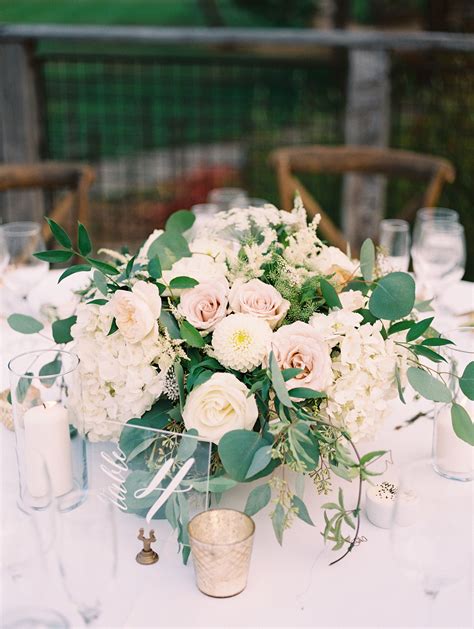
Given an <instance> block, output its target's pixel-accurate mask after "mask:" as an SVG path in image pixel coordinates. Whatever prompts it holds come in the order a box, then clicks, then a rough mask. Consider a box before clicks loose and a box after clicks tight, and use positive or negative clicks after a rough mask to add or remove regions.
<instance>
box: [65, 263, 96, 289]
mask: <svg viewBox="0 0 474 629" xmlns="http://www.w3.org/2000/svg"><path fill="white" fill-rule="evenodd" d="M90 270H91V265H90V264H74V265H73V266H70V267H69V268H68V269H66V270H65V271H63V273H62V274H61V276H60V277H59V279H58V284H59V282H62V281H63V280H65V279H66V277H69V276H70V275H74V274H75V273H82V272H87V271H90Z"/></svg>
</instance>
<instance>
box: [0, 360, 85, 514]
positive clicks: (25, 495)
mask: <svg viewBox="0 0 474 629" xmlns="http://www.w3.org/2000/svg"><path fill="white" fill-rule="evenodd" d="M78 366H79V359H78V357H77V356H76V355H75V354H72V353H71V352H66V351H63V350H58V349H49V350H38V351H32V352H26V353H24V354H20V355H19V356H16V357H15V358H13V359H12V360H11V361H10V363H9V365H8V368H9V371H10V384H11V398H12V405H13V420H14V424H15V437H16V452H17V462H18V481H19V500H18V503H19V506H20V508H23V509H25V510H29V509H45V508H47V507H48V505H49V502H50V499H51V497H53V498H57V497H59V496H65V495H67V494H68V493H69V492H72V491H74V490H78V489H86V488H87V459H86V444H85V440H84V438H83V435H84V430H83V418H82V398H81V382H80V377H79V370H78ZM45 468H46V470H45ZM73 506H77V505H73Z"/></svg>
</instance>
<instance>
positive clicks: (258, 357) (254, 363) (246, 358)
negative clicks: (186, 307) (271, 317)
mask: <svg viewBox="0 0 474 629" xmlns="http://www.w3.org/2000/svg"><path fill="white" fill-rule="evenodd" d="M271 337H272V330H271V328H270V326H269V325H268V323H267V322H266V321H264V320H263V319H258V318H257V317H254V316H252V315H248V314H233V315H229V316H228V317H226V318H225V319H223V320H222V321H221V322H220V323H218V324H217V326H216V328H215V330H214V334H213V337H212V347H213V349H214V356H215V357H216V358H217V360H218V361H219V362H220V363H221V364H222V365H224V367H227V368H229V369H236V370H237V371H242V372H246V371H252V369H255V367H258V366H259V365H261V364H262V360H263V359H264V357H265V356H266V354H267V351H268V347H269V345H270V339H271Z"/></svg>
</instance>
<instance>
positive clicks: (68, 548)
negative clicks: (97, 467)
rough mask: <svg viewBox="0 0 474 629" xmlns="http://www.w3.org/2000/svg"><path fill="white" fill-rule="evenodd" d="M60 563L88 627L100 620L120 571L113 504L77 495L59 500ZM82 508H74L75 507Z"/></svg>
mask: <svg viewBox="0 0 474 629" xmlns="http://www.w3.org/2000/svg"><path fill="white" fill-rule="evenodd" d="M56 504H57V521H58V544H57V553H58V563H59V569H60V573H61V576H62V580H63V585H64V588H65V590H66V592H67V594H68V595H69V598H70V599H71V601H72V602H73V603H74V604H75V605H76V607H77V609H78V611H79V613H80V614H81V616H82V618H83V620H84V622H85V624H86V625H90V624H92V623H93V622H94V621H95V620H96V619H97V618H99V616H100V614H101V611H102V600H103V596H104V595H105V593H106V589H107V588H109V587H111V586H112V582H113V579H114V577H115V573H116V569H117V540H116V530H115V519H114V510H113V507H112V503H111V502H110V501H109V500H107V499H106V498H104V497H103V496H102V495H100V494H97V493H93V492H84V491H77V492H73V493H71V494H68V495H66V496H62V497H60V498H58V499H57V501H56ZM76 504H79V505H80V506H79V507H77V508H74V505H76Z"/></svg>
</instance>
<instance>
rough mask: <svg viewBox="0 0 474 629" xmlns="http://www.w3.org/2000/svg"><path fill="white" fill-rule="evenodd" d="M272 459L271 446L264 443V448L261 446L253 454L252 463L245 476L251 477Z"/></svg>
mask: <svg viewBox="0 0 474 629" xmlns="http://www.w3.org/2000/svg"><path fill="white" fill-rule="evenodd" d="M271 460H272V456H271V446H269V445H264V446H263V447H262V448H259V449H258V450H257V451H256V452H255V454H254V456H253V459H252V463H251V464H250V467H249V469H248V471H247V474H246V475H245V478H251V477H252V476H255V474H258V473H259V472H261V471H262V470H264V469H265V468H266V467H267V465H268V464H269V463H270V461H271Z"/></svg>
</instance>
